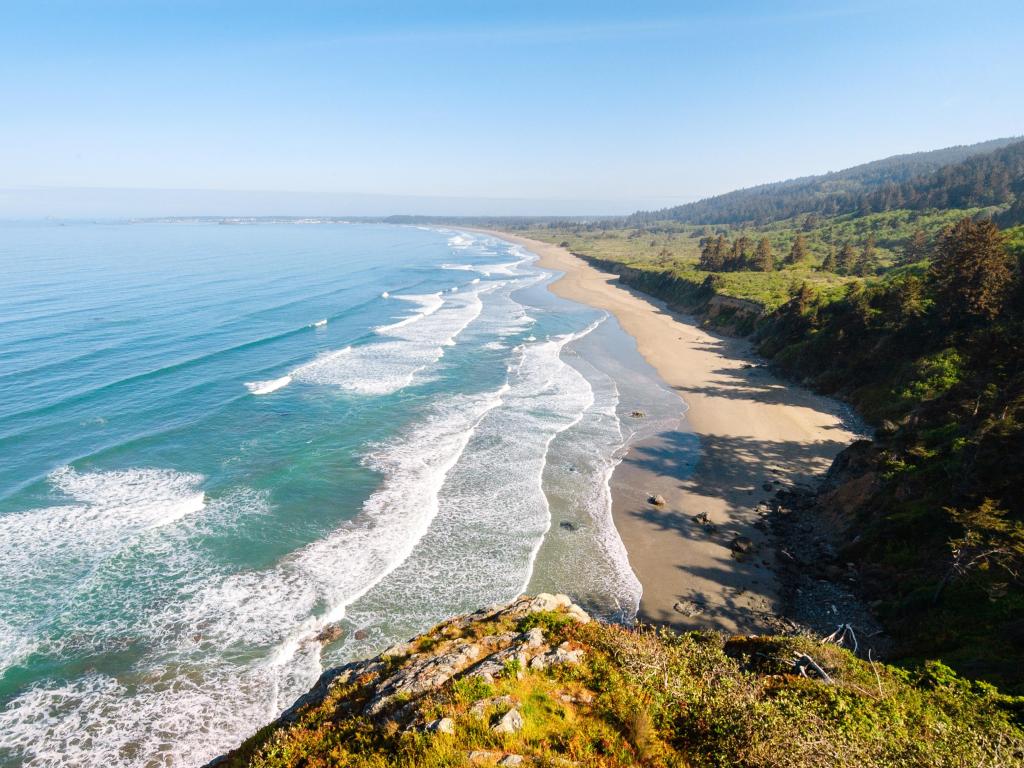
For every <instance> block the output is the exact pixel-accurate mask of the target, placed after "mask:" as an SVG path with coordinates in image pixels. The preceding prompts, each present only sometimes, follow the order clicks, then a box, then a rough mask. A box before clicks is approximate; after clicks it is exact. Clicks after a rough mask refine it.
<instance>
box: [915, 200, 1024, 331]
mask: <svg viewBox="0 0 1024 768" xmlns="http://www.w3.org/2000/svg"><path fill="white" fill-rule="evenodd" d="M929 278H930V280H931V283H932V287H933V290H934V293H935V298H936V304H937V305H938V306H939V307H940V308H941V310H942V311H943V313H944V315H945V317H946V319H947V320H949V321H951V322H954V323H957V322H963V321H968V320H992V319H993V318H995V317H996V316H997V315H999V313H1000V312H1001V311H1002V308H1003V304H1004V303H1005V301H1006V297H1007V293H1008V291H1009V288H1010V284H1011V282H1012V280H1013V272H1012V270H1011V267H1010V258H1009V256H1008V255H1007V253H1006V247H1005V244H1004V240H1003V235H1002V233H1001V232H1000V231H999V228H998V227H997V226H996V225H995V224H993V223H992V222H991V221H990V220H984V221H974V220H972V219H971V218H969V217H967V218H963V219H961V220H960V221H958V222H957V223H956V224H954V225H953V226H951V227H949V228H948V229H947V230H946V231H945V232H943V234H942V237H941V238H940V239H939V243H938V247H937V248H936V251H935V259H934V261H933V262H932V266H931V270H930V271H929Z"/></svg>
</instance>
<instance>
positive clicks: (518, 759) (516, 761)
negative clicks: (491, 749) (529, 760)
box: [498, 755, 523, 766]
mask: <svg viewBox="0 0 1024 768" xmlns="http://www.w3.org/2000/svg"><path fill="white" fill-rule="evenodd" d="M522 764H523V756H522V755H505V756H504V757H503V758H501V760H499V761H498V765H506V766H516V765H522Z"/></svg>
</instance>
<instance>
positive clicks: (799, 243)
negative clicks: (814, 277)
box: [786, 233, 807, 264]
mask: <svg viewBox="0 0 1024 768" xmlns="http://www.w3.org/2000/svg"><path fill="white" fill-rule="evenodd" d="M806 255H807V240H806V238H805V237H804V236H803V234H802V233H797V236H796V237H795V238H793V245H792V246H791V247H790V249H789V255H788V256H787V257H786V263H787V264H797V263H799V262H801V261H803V260H804V257H805V256H806Z"/></svg>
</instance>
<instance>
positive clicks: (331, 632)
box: [316, 624, 345, 643]
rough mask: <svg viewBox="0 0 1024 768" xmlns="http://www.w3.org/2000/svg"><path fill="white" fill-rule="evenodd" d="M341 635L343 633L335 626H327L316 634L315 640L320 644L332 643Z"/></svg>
mask: <svg viewBox="0 0 1024 768" xmlns="http://www.w3.org/2000/svg"><path fill="white" fill-rule="evenodd" d="M343 634H345V633H344V632H343V631H342V629H341V627H339V626H338V625H337V624H328V625H327V626H326V627H324V628H323V629H321V630H320V631H319V632H318V633H317V635H316V639H317V640H318V641H319V642H321V643H333V642H334V641H335V640H337V639H338V638H339V637H341V636H342V635H343Z"/></svg>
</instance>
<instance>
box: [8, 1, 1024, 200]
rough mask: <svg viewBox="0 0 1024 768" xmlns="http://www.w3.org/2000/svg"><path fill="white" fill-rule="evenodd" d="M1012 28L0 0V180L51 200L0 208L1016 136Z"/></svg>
mask: <svg viewBox="0 0 1024 768" xmlns="http://www.w3.org/2000/svg"><path fill="white" fill-rule="evenodd" d="M1022 30H1024V3H1022V2H1020V0H1005V1H1001V0H992V1H987V0H979V1H978V2H973V3H963V2H946V1H945V0H930V1H928V2H925V1H924V0H884V1H880V0H841V1H836V2H783V1H780V2H752V1H748V2H672V3H655V2H630V3H622V2H621V1H620V2H602V1H601V0H596V1H591V2H554V1H553V0H549V1H548V2H536V3H535V2H503V3H498V2H434V3H387V2H372V3H371V2H333V3H326V2H302V1H301V0H293V1H292V2H288V3H283V2H282V3H261V2H246V3H227V2H212V1H211V2H189V1H188V0H178V1H177V2H153V1H148V0H136V1H135V2H88V0H78V1H77V2H47V1H46V0H36V1H34V2H28V1H27V0H26V1H25V2H6V3H3V4H2V5H0V104H2V105H3V106H2V113H0V187H3V188H24V187H43V188H71V189H70V191H65V192H62V193H60V195H59V196H57V197H53V198H47V196H46V195H42V194H40V193H39V190H33V192H32V194H31V195H29V196H28V197H19V195H17V194H13V193H10V192H7V193H6V194H3V195H0V215H4V214H5V213H7V214H12V213H13V214H19V213H26V212H34V211H39V212H49V213H55V214H67V213H69V212H72V211H73V209H74V208H75V205H76V201H79V202H80V203H81V205H80V206H79V207H80V208H81V210H82V211H83V212H85V213H89V214H92V213H94V211H92V209H91V208H89V205H90V204H91V203H90V200H91V201H92V203H95V202H96V201H102V200H106V198H104V197H103V195H102V194H98V193H97V194H93V193H87V192H81V191H78V190H81V189H82V188H97V187H98V188H122V189H123V188H129V189H151V190H197V192H188V193H185V192H182V193H163V192H161V193H156V192H154V193H147V194H148V195H149V196H148V197H147V196H146V195H141V196H136V197H134V198H133V196H131V195H128V196H127V197H126V196H125V195H124V194H118V195H114V194H113V193H111V194H110V195H109V196H108V197H109V200H108V202H106V203H104V205H107V207H108V208H109V207H111V206H112V207H113V208H115V209H116V208H117V207H118V206H121V207H122V208H124V212H125V213H126V214H137V213H139V212H140V211H137V210H130V209H131V208H132V204H131V200H132V199H134V200H135V201H136V202H137V201H139V200H150V201H151V205H152V207H155V208H160V209H161V211H154V212H162V211H163V208H161V206H163V207H164V208H166V206H167V205H169V204H170V203H171V202H173V201H175V200H177V201H179V202H180V201H181V200H187V201H190V202H186V203H184V204H183V205H184V208H181V209H180V210H179V208H174V206H173V205H171V207H172V208H174V210H173V212H176V213H183V212H194V213H202V212H213V213H228V212H232V211H230V210H227V209H229V208H231V207H232V206H235V207H237V208H238V210H237V212H239V213H247V212H250V209H252V208H253V206H255V207H256V208H259V211H256V210H254V209H253V210H252V211H251V212H267V211H266V210H264V208H265V207H266V206H270V208H273V207H274V206H275V205H277V206H278V208H280V209H281V212H300V211H299V210H298V209H302V208H303V206H304V205H305V206H306V207H307V208H309V209H310V210H309V212H311V213H325V212H328V211H327V210H326V209H329V208H332V207H333V206H338V205H346V206H348V207H349V208H351V209H353V210H348V211H338V212H340V213H345V212H347V213H367V212H369V213H386V212H391V210H392V209H395V210H398V209H400V210H401V211H402V212H408V211H411V210H413V209H415V208H417V206H419V208H421V209H424V210H426V209H428V208H430V207H431V205H433V206H434V209H435V210H431V211H430V212H436V209H437V205H440V206H441V208H451V209H453V210H451V211H449V212H452V213H456V212H459V210H465V211H466V212H472V213H481V212H487V211H488V210H493V212H495V213H503V212H529V211H533V212H536V213H544V212H547V211H551V212H557V213H568V212H573V211H577V210H578V211H579V212H586V211H594V212H599V213H603V212H611V211H613V210H622V211H628V210H631V209H633V208H636V207H648V206H651V205H660V204H670V203H673V202H679V201H682V200H687V199H693V198H695V197H700V196H704V195H708V194H713V193H717V192H722V191H727V190H729V189H733V188H735V187H739V186H748V185H751V184H756V183H760V182H763V181H770V180H777V179H782V178H787V177H792V176H798V175H805V174H809V173H820V172H824V171H828V170H836V169H839V168H842V167H846V166H849V165H853V164H856V163H859V162H864V161H868V160H872V159H877V158H879V157H884V156H887V155H891V154H896V153H900V152H909V151H916V150H920V149H932V148H937V147H941V146H948V145H952V144H960V143H971V142H975V141H981V140H984V139H988V138H994V137H997V136H1006V135H1016V134H1021V133H1024V61H1022V55H1021V45H1022V44H1024V43H1022ZM245 191H249V192H259V194H258V195H252V194H250V195H244V194H236V192H245ZM268 193H269V194H268ZM276 193H281V194H280V195H279V196H278V197H277V198H275V197H274V195H275V194H276ZM175 195H177V196H175ZM189 195H191V197H189ZM232 195H235V196H234V197H232ZM392 196H403V197H401V198H396V197H392ZM420 198H440V199H442V201H443V202H442V203H439V204H433V203H432V204H431V205H426V204H425V203H424V204H423V205H420V204H419V203H417V202H416V200H419V199H420ZM48 199H49V200H51V203H47V202H46V201H47V200H48ZM54 200H60V201H61V202H60V203H59V204H58V203H55V202H52V201H54ZM255 200H259V201H261V202H260V203H259V204H258V205H257V204H256V203H255V202H254V201H255ZM117 201H120V202H117ZM275 201H276V202H275ZM357 201H362V202H357ZM51 204H52V206H53V210H52V211H50V210H47V208H46V207H47V205H51ZM5 206H6V207H7V210H6V211H5V209H4V208H5ZM189 206H191V208H190V207H189ZM261 206H262V207H261ZM360 206H362V207H363V208H365V210H355V209H358V208H360ZM179 207H180V206H179ZM192 208H194V209H195V210H192ZM214 208H216V209H217V210H213V209H214ZM291 208H295V211H292V210H290V209H291ZM319 208H324V209H325V210H320V209H319ZM186 209H188V210H187V211H186ZM200 209H203V210H200ZM205 209H210V210H205ZM285 209H289V210H285ZM313 209H317V210H313ZM371 209H372V210H371ZM599 209H600V210H599ZM111 212H115V211H113V210H112V211H111Z"/></svg>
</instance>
